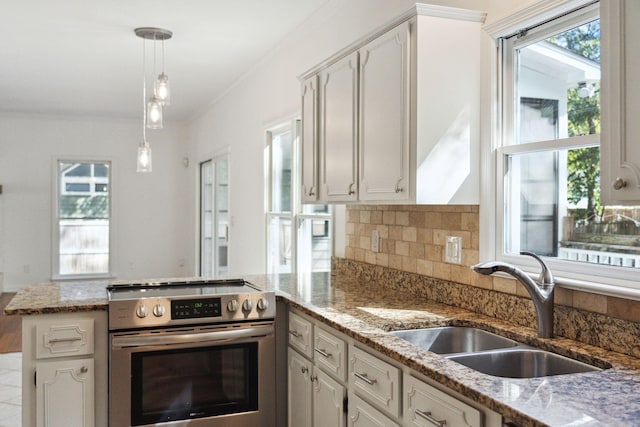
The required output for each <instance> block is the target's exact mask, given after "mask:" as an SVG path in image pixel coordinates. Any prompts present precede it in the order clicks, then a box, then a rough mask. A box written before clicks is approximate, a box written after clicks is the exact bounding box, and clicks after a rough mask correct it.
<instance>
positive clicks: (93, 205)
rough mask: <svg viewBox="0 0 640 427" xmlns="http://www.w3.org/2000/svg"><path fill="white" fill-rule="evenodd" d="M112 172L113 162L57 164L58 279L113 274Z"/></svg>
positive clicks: (55, 263) (60, 162)
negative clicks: (111, 248) (111, 257)
mask: <svg viewBox="0 0 640 427" xmlns="http://www.w3.org/2000/svg"><path fill="white" fill-rule="evenodd" d="M110 169H111V164H110V163H109V162H76V161H62V160H61V161H58V162H57V174H56V175H57V179H56V182H57V184H58V185H57V186H56V187H57V192H56V195H57V197H56V200H57V203H56V221H57V227H56V251H55V252H56V253H55V259H54V266H55V270H54V271H55V274H54V276H57V277H64V276H99V275H107V274H109V271H110V256H109V255H110V249H109V242H110V238H109V226H110V217H111V198H110Z"/></svg>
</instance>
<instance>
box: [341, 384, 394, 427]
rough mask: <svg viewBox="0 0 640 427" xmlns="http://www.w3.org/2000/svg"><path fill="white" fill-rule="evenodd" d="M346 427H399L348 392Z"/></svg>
mask: <svg viewBox="0 0 640 427" xmlns="http://www.w3.org/2000/svg"><path fill="white" fill-rule="evenodd" d="M347 426H348V427H400V426H399V425H398V424H397V423H396V422H394V421H391V420H390V419H389V418H387V417H386V416H385V415H384V414H383V413H382V412H380V411H378V410H377V409H376V408H374V407H373V406H371V405H369V404H368V403H367V402H365V401H364V400H362V399H360V398H359V397H358V396H357V395H355V394H354V393H351V392H349V413H348V415H347Z"/></svg>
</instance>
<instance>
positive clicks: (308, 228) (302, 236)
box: [298, 218, 331, 272]
mask: <svg viewBox="0 0 640 427" xmlns="http://www.w3.org/2000/svg"><path fill="white" fill-rule="evenodd" d="M329 227H330V221H329V220H328V219H314V218H305V219H302V220H301V221H300V227H299V229H298V271H299V272H315V271H329V270H331V230H330V228H329Z"/></svg>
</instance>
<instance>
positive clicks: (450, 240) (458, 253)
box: [444, 236, 462, 264]
mask: <svg viewBox="0 0 640 427" xmlns="http://www.w3.org/2000/svg"><path fill="white" fill-rule="evenodd" d="M444 260H445V262H448V263H449V264H462V237H458V236H447V245H446V247H445V259H444Z"/></svg>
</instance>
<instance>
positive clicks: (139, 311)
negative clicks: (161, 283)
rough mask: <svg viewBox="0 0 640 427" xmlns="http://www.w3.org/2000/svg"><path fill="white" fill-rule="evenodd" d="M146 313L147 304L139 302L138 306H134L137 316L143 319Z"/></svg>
mask: <svg viewBox="0 0 640 427" xmlns="http://www.w3.org/2000/svg"><path fill="white" fill-rule="evenodd" d="M147 314H149V313H147V306H146V305H143V304H140V305H139V306H138V308H136V316H138V317H139V318H141V319H143V318H145V317H147Z"/></svg>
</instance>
